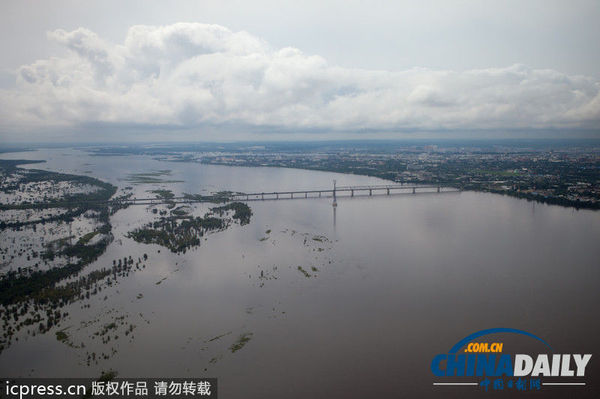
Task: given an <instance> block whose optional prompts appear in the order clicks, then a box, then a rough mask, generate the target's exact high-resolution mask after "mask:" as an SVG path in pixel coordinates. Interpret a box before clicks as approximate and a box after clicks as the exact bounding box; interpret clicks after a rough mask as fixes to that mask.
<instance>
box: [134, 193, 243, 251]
mask: <svg viewBox="0 0 600 399" xmlns="http://www.w3.org/2000/svg"><path fill="white" fill-rule="evenodd" d="M231 211H233V215H232V216H231V217H229V216H228V215H229V213H230V212H231ZM215 215H218V217H217V216H215ZM251 215H252V211H251V210H250V207H249V206H248V205H246V204H243V203H241V202H233V203H230V204H227V205H225V206H220V207H216V208H212V209H211V210H210V211H209V212H208V213H206V214H205V215H204V217H199V216H197V217H194V216H192V215H190V214H189V213H188V210H187V209H186V208H185V207H179V208H176V209H173V210H171V213H170V215H169V216H162V217H160V218H159V219H158V220H156V221H154V222H151V223H148V224H146V225H145V226H143V227H141V228H139V229H135V230H133V231H131V232H129V233H128V235H127V236H128V237H129V238H132V239H133V240H135V241H136V242H140V243H144V244H157V245H160V246H163V247H165V248H168V249H169V250H170V251H171V252H173V253H185V252H186V251H187V250H188V249H191V248H194V247H197V246H199V245H200V242H201V239H202V237H204V235H205V234H206V233H208V232H212V231H220V230H224V229H226V228H227V227H229V226H230V225H231V222H232V221H236V220H237V221H239V223H240V224H241V225H244V224H247V223H249V222H250V217H251Z"/></svg>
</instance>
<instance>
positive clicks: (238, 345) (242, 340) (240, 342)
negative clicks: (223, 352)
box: [229, 333, 254, 353]
mask: <svg viewBox="0 0 600 399" xmlns="http://www.w3.org/2000/svg"><path fill="white" fill-rule="evenodd" d="M253 335H254V334H253V333H244V334H242V335H240V336H239V337H238V339H237V341H235V342H234V343H233V345H231V346H230V347H229V350H230V351H231V353H235V352H237V351H239V350H240V349H242V348H243V347H244V346H246V344H247V343H248V342H250V340H251V339H252V336H253Z"/></svg>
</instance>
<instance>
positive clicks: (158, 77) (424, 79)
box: [0, 23, 600, 131]
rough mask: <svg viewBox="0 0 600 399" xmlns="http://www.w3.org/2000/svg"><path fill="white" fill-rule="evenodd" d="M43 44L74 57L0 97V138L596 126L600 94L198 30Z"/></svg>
mask: <svg viewBox="0 0 600 399" xmlns="http://www.w3.org/2000/svg"><path fill="white" fill-rule="evenodd" d="M48 38H49V39H50V40H53V41H55V42H57V43H59V44H61V45H62V46H65V47H66V48H67V49H69V50H70V51H69V52H68V55H67V56H65V57H53V58H48V59H42V60H38V61H36V62H34V63H32V64H30V65H24V66H22V67H20V68H19V70H18V71H17V82H16V86H15V87H14V88H11V89H5V90H2V91H0V127H1V128H2V129H3V130H4V131H7V130H10V131H20V130H27V129H29V130H32V129H34V130H35V129H42V130H43V129H44V128H49V127H50V128H61V127H77V126H84V125H89V124H99V125H121V124H122V125H127V126H162V127H173V128H187V129H189V128H198V129H199V130H201V128H202V127H203V126H222V125H235V126H241V127H244V126H246V127H249V128H253V129H256V128H265V129H267V128H268V129H272V128H276V129H284V130H297V131H307V130H311V129H319V130H322V129H325V130H336V131H360V130H365V129H366V130H385V131H394V130H398V131H402V130H411V129H413V130H419V129H429V130H432V129H433V130H435V129H546V128H551V129H552V128H566V129H580V128H581V129H589V128H598V126H600V124H599V122H600V82H598V81H596V80H594V79H592V78H590V77H585V76H570V75H566V74H563V73H560V72H557V71H554V70H539V69H530V68H528V67H526V66H523V65H513V66H509V67H504V68H489V69H478V70H468V71H461V72H455V71H445V70H428V69H419V68H414V69H410V70H404V71H395V72H388V71H374V70H361V69H349V68H342V67H338V66H335V65H330V64H328V63H327V61H326V60H325V59H324V58H322V57H320V56H316V55H306V54H303V53H302V52H301V51H300V50H298V49H295V48H291V47H287V48H281V49H273V48H271V47H270V46H269V44H268V43H266V42H264V41H263V40H261V39H260V38H257V37H255V36H252V35H251V34H248V33H246V32H232V31H230V30H229V29H227V28H224V27H222V26H218V25H206V24H196V23H177V24H173V25H168V26H133V27H131V28H130V29H129V31H128V33H127V36H126V38H125V41H124V42H123V43H122V44H113V43H109V42H107V41H106V40H103V39H102V38H101V37H99V36H98V35H96V34H95V33H94V32H91V31H89V30H87V29H84V28H79V29H77V30H75V31H72V32H66V31H64V30H56V31H53V32H49V33H48Z"/></svg>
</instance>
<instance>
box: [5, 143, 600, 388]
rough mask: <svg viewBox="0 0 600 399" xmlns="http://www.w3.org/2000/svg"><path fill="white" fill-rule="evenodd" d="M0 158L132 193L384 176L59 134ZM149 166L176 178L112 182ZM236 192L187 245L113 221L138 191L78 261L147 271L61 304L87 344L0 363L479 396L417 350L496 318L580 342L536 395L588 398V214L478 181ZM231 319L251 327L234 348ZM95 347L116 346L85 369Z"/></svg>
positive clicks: (427, 352) (146, 216)
mask: <svg viewBox="0 0 600 399" xmlns="http://www.w3.org/2000/svg"><path fill="white" fill-rule="evenodd" d="M2 158H5V159H7V158H10V159H44V160H46V161H47V162H46V163H43V164H35V165H28V166H26V167H31V168H38V169H47V170H52V171H60V172H68V173H75V174H87V175H89V176H93V177H97V178H100V179H103V180H106V181H109V182H111V183H113V184H115V185H118V186H119V187H121V188H122V187H125V186H134V190H135V195H136V196H144V195H145V196H148V195H149V194H148V193H147V192H146V190H150V189H156V188H169V189H172V190H173V191H174V192H175V193H182V192H187V193H202V192H211V191H219V190H233V191H245V192H252V191H253V192H261V191H269V190H288V189H302V188H306V189H314V188H330V187H331V186H332V180H333V179H336V180H337V182H338V184H340V185H364V184H382V183H386V182H384V181H382V180H379V179H376V178H370V177H364V176H354V175H343V174H336V173H326V172H316V171H304V170H296V169H283V168H243V167H226V166H211V165H200V164H196V163H180V162H165V161H158V160H154V159H152V158H151V157H147V156H127V157H125V156H90V155H89V154H87V153H86V152H83V151H79V150H70V149H69V150H67V149H58V150H57V149H53V150H44V151H34V152H23V153H8V154H2ZM159 170H171V174H170V175H168V176H161V177H160V178H162V179H167V180H170V181H174V180H181V181H183V182H178V183H175V182H171V183H160V184H137V185H134V184H132V183H130V182H128V181H126V178H127V176H128V175H130V174H133V173H148V172H153V171H159ZM249 204H250V206H251V208H252V211H253V217H252V220H251V222H250V224H248V225H245V226H239V225H235V226H233V227H232V228H230V229H228V230H226V231H224V232H219V233H214V234H210V235H208V237H207V240H206V241H203V242H202V245H201V246H200V247H199V248H196V249H193V250H190V251H187V253H186V254H183V255H176V254H172V253H170V252H169V251H168V250H167V249H165V248H161V247H159V246H157V245H144V244H138V243H135V242H134V241H132V240H130V239H128V238H126V237H125V236H124V235H125V234H126V233H127V232H128V231H130V230H132V229H133V228H135V227H138V226H140V225H141V224H143V223H145V222H146V221H148V220H151V218H152V217H153V215H152V213H151V212H150V211H149V210H148V209H147V208H146V207H145V206H132V207H129V208H127V209H125V210H121V211H119V212H118V213H117V214H115V215H114V216H113V217H112V219H111V223H112V224H113V228H114V229H113V233H114V235H115V240H114V242H113V243H112V244H111V245H110V246H109V248H108V250H107V252H106V253H105V254H104V255H103V256H102V257H101V258H100V259H99V260H98V261H97V262H95V264H93V265H90V266H88V267H89V269H90V270H92V269H94V268H97V267H101V266H110V265H111V263H112V260H113V259H115V258H118V257H120V258H122V257H124V256H129V255H132V256H133V257H134V258H135V259H137V258H138V257H140V256H142V254H144V253H147V254H148V256H149V258H150V259H149V261H148V262H147V264H148V266H147V267H146V269H144V270H142V271H138V272H135V273H131V274H130V275H129V276H128V277H126V278H124V279H122V280H120V281H119V284H117V285H116V286H113V287H112V288H108V289H106V290H105V291H103V292H102V294H101V295H98V296H96V297H93V299H92V300H91V301H89V304H90V307H85V308H81V306H80V304H75V305H73V306H71V308H70V309H69V313H70V316H69V319H68V320H67V321H66V322H63V326H62V327H70V331H71V334H72V337H73V340H74V342H75V343H76V344H78V343H79V341H81V342H83V343H84V344H85V348H76V347H70V346H68V345H65V344H63V343H61V342H59V341H57V340H56V337H55V336H54V334H53V333H49V334H44V335H37V336H35V337H29V338H28V339H26V340H20V341H19V342H16V343H14V344H13V345H12V346H11V347H9V348H8V349H7V350H5V351H4V352H2V354H1V355H0V375H2V376H5V377H8V376H13V377H16V376H47V377H49V376H65V377H66V376H92V377H97V376H98V375H99V374H100V372H101V371H102V370H108V369H113V370H116V371H117V372H118V373H119V376H122V377H136V376H138V377H167V376H170V377H186V376H189V377H192V376H193V377H217V378H219V391H220V395H221V397H223V398H242V397H244V398H246V397H248V398H259V397H264V398H266V397H269V398H270V397H273V398H313V397H319V398H337V397H344V398H350V397H365V398H371V397H372V398H383V397H415V398H420V397H479V396H481V395H482V392H481V388H479V387H440V386H434V385H433V382H436V381H439V380H440V379H438V378H437V377H435V376H434V375H433V374H432V372H431V369H430V364H431V361H432V359H433V358H434V356H435V355H436V354H438V353H447V352H448V350H449V349H450V347H452V346H453V345H454V344H455V343H456V342H457V341H459V340H460V339H461V338H463V337H465V336H467V335H469V334H471V333H473V332H476V331H479V330H482V329H487V328H494V327H507V328H516V329H519V330H524V331H528V332H531V333H533V334H535V335H537V336H538V337H541V338H543V339H544V340H545V341H546V342H548V343H549V344H550V345H551V346H552V347H553V348H554V349H555V350H556V353H591V354H593V357H592V360H591V361H590V363H589V365H588V367H587V370H586V378H585V379H582V381H585V382H586V384H587V385H586V386H584V387H560V388H557V387H554V388H553V387H544V392H545V394H546V396H556V397H590V398H591V397H600V378H599V376H600V366H598V361H599V360H598V359H597V358H596V356H598V354H600V343H599V340H598V337H599V336H600V321H599V311H598V305H599V303H600V289H599V283H600V212H594V211H589V210H579V211H577V210H575V209H572V208H564V207H559V206H550V205H543V204H539V203H534V202H528V201H526V200H520V199H515V198H510V197H506V196H501V195H495V194H486V193H476V192H458V193H442V194H437V193H428V194H416V195H411V194H406V195H392V196H385V195H383V196H373V197H355V198H339V199H338V207H337V208H334V207H332V204H331V198H321V199H308V200H305V199H298V200H293V201H292V200H279V201H256V202H250V203H249ZM269 230H270V232H267V231H269ZM159 251H160V252H159ZM299 266H300V267H301V268H302V270H299V269H298V267H299ZM305 272H306V273H305ZM159 282H160V283H159ZM105 294H106V295H105ZM118 317H123V318H124V319H125V320H127V321H128V322H129V323H132V324H135V325H136V327H135V330H134V334H133V335H134V339H128V338H125V336H124V335H122V333H120V334H121V337H120V339H118V340H114V341H113V342H111V343H110V344H102V342H98V341H99V339H98V338H96V339H91V338H90V337H91V336H92V335H93V331H95V330H98V329H100V328H101V326H102V323H106V322H108V321H110V320H114V319H116V318H118ZM94 323H95V324H94ZM94 325H95V327H94ZM88 326H91V327H88ZM94 328H95V330H94ZM244 334H245V336H246V337H247V338H249V341H248V342H247V343H246V345H245V346H244V347H243V348H242V349H240V350H238V351H235V352H232V351H231V350H230V349H229V348H230V347H231V345H233V344H234V343H235V342H236V341H237V340H238V339H239V337H240V336H242V335H244ZM217 337H218V338H217ZM499 340H501V341H502V342H504V350H505V351H506V352H507V353H515V352H517V350H523V351H525V352H520V353H544V351H546V352H547V348H546V347H544V345H541V344H540V343H539V342H537V341H536V340H533V339H531V338H529V337H524V336H514V337H512V336H500V337H499V338H497V339H496V341H499ZM482 342H485V341H482ZM490 342H493V341H490ZM92 348H93V349H94V350H95V351H96V352H102V351H108V350H109V348H111V349H110V350H111V351H112V352H111V354H110V356H109V358H108V359H106V360H102V361H100V362H99V364H97V365H96V364H95V363H92V364H91V365H89V366H88V365H87V364H86V361H85V360H86V355H85V353H86V351H88V350H92ZM517 353H519V352H517ZM557 389H562V391H557ZM540 393H541V392H540ZM506 394H508V392H506Z"/></svg>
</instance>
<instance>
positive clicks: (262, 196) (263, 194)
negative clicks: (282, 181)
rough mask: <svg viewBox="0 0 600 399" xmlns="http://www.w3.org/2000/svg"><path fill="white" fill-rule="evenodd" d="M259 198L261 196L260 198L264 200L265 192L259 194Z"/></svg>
mask: <svg viewBox="0 0 600 399" xmlns="http://www.w3.org/2000/svg"><path fill="white" fill-rule="evenodd" d="M260 198H262V200H263V201H264V200H265V193H262V194H261V195H260Z"/></svg>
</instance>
